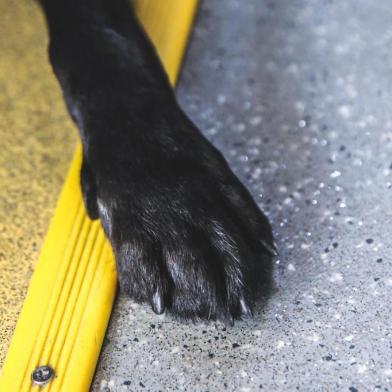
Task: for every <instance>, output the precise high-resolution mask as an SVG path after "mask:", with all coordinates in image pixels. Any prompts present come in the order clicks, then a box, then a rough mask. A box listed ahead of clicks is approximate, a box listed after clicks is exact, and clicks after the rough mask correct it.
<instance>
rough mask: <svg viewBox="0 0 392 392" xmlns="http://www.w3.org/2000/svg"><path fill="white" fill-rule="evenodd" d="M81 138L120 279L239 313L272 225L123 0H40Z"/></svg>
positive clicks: (90, 206) (126, 285)
mask: <svg viewBox="0 0 392 392" xmlns="http://www.w3.org/2000/svg"><path fill="white" fill-rule="evenodd" d="M41 4H42V7H43V9H44V12H45V15H46V18H47V21H48V26H49V32H50V45H49V56H50V61H51V63H52V66H53V70H54V72H55V74H56V76H57V78H58V80H59V82H60V84H61V87H62V90H63V93H64V99H65V102H66V104H67V107H68V110H69V112H70V115H71V116H72V118H73V120H74V121H75V123H76V124H77V126H78V128H79V131H80V135H81V139H82V143H83V166H82V170H81V187H82V191H83V195H84V201H85V204H86V209H87V212H88V214H89V216H90V217H91V218H92V219H96V218H98V217H99V218H100V219H101V222H102V225H103V227H104V230H105V233H106V235H107V237H108V238H109V240H110V242H111V244H112V247H113V250H114V253H115V257H116V262H117V270H118V276H119V281H120V287H121V289H122V290H123V291H124V292H126V293H128V294H129V295H131V296H132V297H133V298H135V299H136V300H137V301H148V302H150V304H151V306H152V308H153V310H154V311H155V312H156V313H163V312H164V311H165V310H167V311H169V312H170V313H171V314H174V315H175V316H180V317H184V318H191V319H198V318H207V319H216V318H218V319H221V320H224V321H229V322H230V323H232V322H233V320H234V319H236V318H239V317H240V316H241V315H242V314H250V313H251V309H252V307H253V305H254V301H255V299H256V297H257V295H258V292H259V288H260V287H261V286H262V284H264V283H266V282H268V281H269V277H270V272H271V254H274V253H275V250H274V245H273V238H272V233H271V227H270V225H269V223H268V220H267V219H266V217H265V216H264V215H263V214H262V213H261V212H260V210H259V209H258V207H257V205H256V203H255V202H254V200H253V199H252V197H251V195H250V194H249V192H248V191H247V190H246V189H245V187H244V186H243V185H242V184H241V183H240V181H239V180H238V179H237V178H236V177H235V175H234V174H233V173H232V171H231V170H230V168H229V167H228V165H227V163H226V161H225V159H224V158H223V156H222V154H221V153H220V152H219V151H218V150H216V149H215V148H214V147H213V146H212V145H211V144H210V143H209V142H208V141H207V140H206V139H205V138H204V137H203V136H202V134H201V133H200V132H199V131H198V129H197V128H196V127H195V126H194V124H192V122H191V121H190V120H189V119H188V117H187V116H186V115H185V114H184V112H183V111H182V110H181V109H180V107H179V106H178V104H177V102H176V99H175V96H174V93H173V90H172V88H171V86H170V84H169V82H168V79H167V76H166V74H165V72H164V70H163V68H162V65H161V64H160V62H159V60H158V57H157V55H156V53H155V50H154V48H153V46H152V44H151V43H150V42H149V40H148V39H147V37H146V35H145V33H144V32H143V30H142V28H141V27H140V25H139V24H138V22H137V20H136V18H135V16H134V14H133V11H132V9H131V7H130V6H129V4H128V2H127V0H41Z"/></svg>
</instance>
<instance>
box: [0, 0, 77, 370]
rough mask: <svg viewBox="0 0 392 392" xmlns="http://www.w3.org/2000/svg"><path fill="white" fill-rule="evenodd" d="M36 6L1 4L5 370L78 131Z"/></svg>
mask: <svg viewBox="0 0 392 392" xmlns="http://www.w3.org/2000/svg"><path fill="white" fill-rule="evenodd" d="M46 43H47V37H46V28H45V24H44V20H43V18H42V15H41V12H40V10H39V9H38V7H37V5H36V3H35V2H34V1H32V0H11V1H6V0H0V151H1V152H0V368H1V365H2V363H3V360H4V357H5V354H6V350H7V347H8V343H9V339H10V338H11V336H12V332H13V330H14V327H15V324H16V320H17V317H18V314H19V311H20V309H21V306H22V303H23V299H24V296H25V294H26V290H27V287H28V282H29V279H30V276H31V273H32V269H33V265H34V263H35V262H36V260H37V258H38V255H39V249H40V247H41V244H42V241H43V238H44V236H45V233H46V230H47V227H48V225H49V221H50V218H51V216H52V213H53V209H54V206H55V204H56V200H57V197H58V194H59V191H60V189H61V185H62V183H63V179H64V177H65V174H66V172H67V168H68V165H69V162H70V160H71V155H72V150H73V148H74V145H75V143H76V140H77V139H76V138H77V132H76V130H75V129H74V127H73V126H72V124H71V122H70V120H69V119H68V115H67V114H66V111H65V108H64V104H63V101H62V97H61V92H60V90H59V88H58V86H57V82H56V81H55V78H54V76H53V74H52V71H51V69H50V67H49V64H48V61H47V54H46V53H47V51H46Z"/></svg>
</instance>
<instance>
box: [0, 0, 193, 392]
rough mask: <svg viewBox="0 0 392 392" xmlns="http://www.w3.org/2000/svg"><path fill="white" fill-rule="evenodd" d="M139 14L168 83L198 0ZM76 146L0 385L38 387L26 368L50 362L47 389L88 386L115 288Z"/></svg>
mask: <svg viewBox="0 0 392 392" xmlns="http://www.w3.org/2000/svg"><path fill="white" fill-rule="evenodd" d="M135 3H136V4H135V5H136V9H137V12H138V15H139V17H140V19H141V21H142V23H143V24H144V26H145V28H146V30H147V32H148V34H149V35H150V37H151V38H152V40H153V42H154V44H155V46H156V48H157V50H158V53H159V55H160V57H161V59H162V61H163V63H164V66H165V68H166V70H167V72H168V75H169V78H170V80H171V82H172V83H173V84H174V82H175V79H176V76H177V74H178V70H179V67H180V62H181V58H182V55H183V52H184V48H185V45H186V40H187V37H188V33H189V31H190V27H191V24H192V19H193V16H194V12H195V9H196V5H197V0H136V1H135ZM80 165H81V147H80V145H79V146H78V147H77V149H76V151H75V155H74V159H73V161H72V164H71V167H70V170H69V173H68V175H67V178H66V181H65V183H64V186H63V189H62V192H61V195H60V198H59V200H58V204H57V207H56V210H55V213H54V216H53V218H52V221H51V224H50V227H49V230H48V233H47V236H46V239H45V242H44V245H43V247H42V250H41V254H40V257H39V260H38V262H37V264H36V268H35V271H34V274H33V276H32V279H31V282H30V286H29V290H28V293H27V296H26V299H25V302H24V305H23V309H22V312H21V314H20V317H19V320H18V323H17V326H16V328H15V332H14V335H13V338H12V341H11V345H10V348H9V350H8V353H7V357H6V360H5V364H4V367H3V370H2V374H1V378H0V391H1V392H19V391H20V392H27V391H38V390H39V387H37V386H33V385H32V382H31V373H32V371H33V370H34V369H35V368H36V367H37V366H40V365H49V366H51V367H52V368H53V369H54V370H55V375H56V376H55V377H54V379H53V380H51V381H50V382H49V384H47V385H46V387H45V390H46V391H50V392H55V391H65V392H68V391H72V392H78V391H87V390H88V388H89V385H90V383H91V379H92V376H93V374H94V370H95V366H96V362H97V359H98V356H99V352H100V348H101V345H102V341H103V337H104V334H105V330H106V327H107V323H108V320H109V317H110V312H111V308H112V304H113V299H114V295H115V290H116V272H115V265H114V260H113V255H112V253H111V249H110V246H109V244H108V242H107V241H106V239H105V237H104V235H103V231H102V229H101V227H100V224H99V222H98V221H95V222H91V221H90V220H89V219H88V217H87V215H86V212H85V209H84V205H83V202H82V196H81V192H80V188H79V171H80Z"/></svg>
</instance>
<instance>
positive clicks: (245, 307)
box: [240, 298, 253, 316]
mask: <svg viewBox="0 0 392 392" xmlns="http://www.w3.org/2000/svg"><path fill="white" fill-rule="evenodd" d="M240 306H241V312H242V314H245V315H249V316H253V312H252V309H251V308H250V307H249V305H248V304H247V303H246V301H245V299H244V298H241V299H240Z"/></svg>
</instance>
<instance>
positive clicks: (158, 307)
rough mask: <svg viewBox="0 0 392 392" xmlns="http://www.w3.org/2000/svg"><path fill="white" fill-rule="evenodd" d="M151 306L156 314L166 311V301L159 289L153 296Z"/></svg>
mask: <svg viewBox="0 0 392 392" xmlns="http://www.w3.org/2000/svg"><path fill="white" fill-rule="evenodd" d="M151 308H152V310H153V311H154V313H156V314H162V313H163V312H164V311H165V303H164V301H163V296H162V294H161V293H160V292H159V290H156V291H155V293H154V294H153V296H152V298H151Z"/></svg>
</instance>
